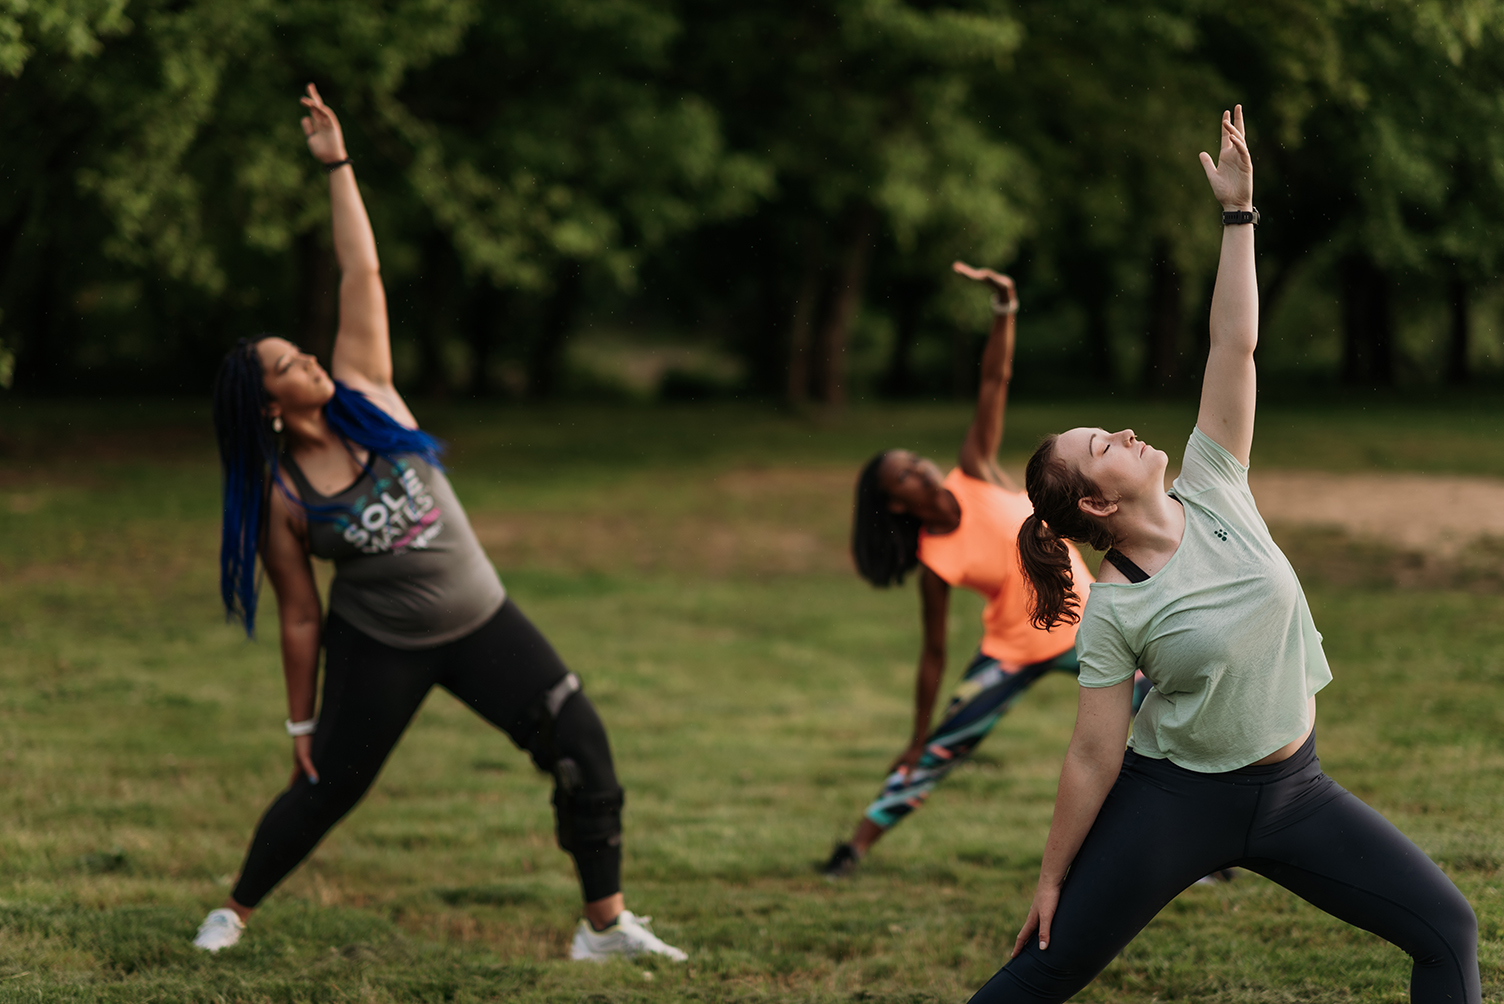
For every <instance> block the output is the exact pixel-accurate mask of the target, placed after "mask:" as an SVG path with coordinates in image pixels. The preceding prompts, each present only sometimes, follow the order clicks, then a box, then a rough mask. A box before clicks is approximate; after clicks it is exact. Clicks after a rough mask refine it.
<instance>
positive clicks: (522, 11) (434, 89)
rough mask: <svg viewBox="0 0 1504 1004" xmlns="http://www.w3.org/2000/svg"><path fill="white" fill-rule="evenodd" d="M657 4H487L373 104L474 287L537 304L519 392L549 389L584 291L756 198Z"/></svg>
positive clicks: (647, 0)
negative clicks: (447, 44) (680, 65)
mask: <svg viewBox="0 0 1504 1004" xmlns="http://www.w3.org/2000/svg"><path fill="white" fill-rule="evenodd" d="M680 38H681V26H680V24H679V21H678V20H677V17H676V15H675V11H674V5H673V4H671V3H667V2H662V0H593V2H587V0H566V2H558V0H517V2H513V3H508V4H493V5H487V6H486V7H485V8H484V9H483V11H482V13H481V15H480V17H479V18H478V20H477V21H476V23H475V24H474V25H473V26H472V27H471V29H470V30H469V32H468V33H467V34H466V36H465V40H464V44H463V46H461V47H459V48H458V49H456V50H455V52H454V53H452V54H451V55H449V56H448V57H447V58H445V59H442V60H439V61H436V62H435V63H433V64H432V65H431V66H429V67H427V68H426V69H424V70H423V71H422V72H420V73H417V74H414V75H413V76H412V77H411V78H410V79H409V80H408V81H407V83H406V85H405V86H404V87H403V88H401V89H400V90H399V91H397V92H396V93H394V94H392V95H390V96H384V97H383V99H382V100H381V102H380V104H379V108H380V112H381V115H382V118H383V121H384V123H385V124H386V125H387V126H388V127H389V128H390V129H391V130H392V131H393V133H394V134H395V135H398V136H400V137H401V138H402V139H403V141H404V142H405V144H407V146H408V147H409V148H410V150H411V151H412V153H411V160H410V164H409V166H408V168H407V179H408V181H409V184H410V185H411V186H412V190H413V191H414V192H415V193H416V194H417V196H418V198H420V199H421V200H422V203H423V205H424V206H425V207H426V208H427V209H428V210H429V211H430V212H431V213H432V214H433V217H434V218H435V219H436V220H437V221H438V223H439V225H440V226H441V227H442V228H443V230H444V233H445V235H446V237H447V239H448V240H449V241H450V242H451V243H452V244H453V246H454V249H455V251H456V253H457V254H458V258H459V263H460V266H461V268H462V269H463V271H464V273H465V276H466V278H467V279H469V280H470V281H471V282H472V283H476V284H479V285H480V286H483V287H488V288H491V289H495V290H511V291H515V292H516V293H518V294H520V295H522V296H526V297H533V298H536V299H538V300H539V301H540V304H539V306H540V309H539V310H537V311H536V313H537V314H538V315H539V318H540V324H539V326H538V330H537V331H536V332H535V334H534V337H533V338H532V342H531V346H530V348H529V349H528V351H527V352H526V359H527V368H528V385H529V392H530V393H532V394H534V395H536V396H548V395H550V394H552V393H554V392H555V391H556V390H557V389H558V386H559V381H560V376H561V371H562V363H563V352H564V347H565V338H566V336H567V334H568V332H569V331H570V330H571V328H572V327H573V325H574V319H575V316H576V310H577V307H578V304H579V302H580V300H581V299H582V297H583V296H585V295H587V294H588V286H589V285H590V284H592V283H602V282H604V283H607V284H611V285H612V286H614V287H616V288H618V289H623V290H627V289H631V288H632V287H633V286H634V284H635V281H636V273H637V269H638V267H639V265H640V263H641V261H642V259H643V257H644V256H645V255H648V254H652V253H653V252H654V251H656V250H658V249H661V248H662V247H663V246H664V245H665V244H666V243H667V242H668V241H670V240H672V239H674V238H675V237H678V236H680V235H682V234H684V233H686V232H688V231H692V230H694V229H696V228H699V227H704V226H706V225H708V224H713V223H715V222H717V221H720V220H724V219H727V218H730V217H734V216H737V215H741V214H745V213H747V212H748V211H750V210H751V209H752V208H753V207H754V206H755V205H756V203H757V200H758V199H759V198H761V197H762V196H764V195H765V194H767V193H768V192H769V191H770V187H771V173H770V171H769V169H768V167H767V166H766V165H765V163H763V162H762V161H760V160H759V159H758V158H756V157H753V156H749V155H747V154H744V153H738V152H735V151H732V150H730V149H728V148H727V145H726V143H725V140H724V139H723V137H722V132H721V123H720V119H719V117H718V115H717V112H716V110H715V109H714V108H713V107H712V106H711V105H710V104H709V103H707V102H706V101H705V100H704V99H702V98H700V97H699V96H697V95H695V94H693V93H688V92H686V91H684V90H683V89H682V88H681V87H680V86H678V83H677V81H676V79H675V72H674V62H675V60H674V56H673V53H674V47H675V45H676V43H677V42H678V41H679V39H680Z"/></svg>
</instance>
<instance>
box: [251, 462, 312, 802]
mask: <svg viewBox="0 0 1504 1004" xmlns="http://www.w3.org/2000/svg"><path fill="white" fill-rule="evenodd" d="M269 508H270V510H271V511H270V513H269V514H268V515H269V519H268V522H267V528H266V541H265V544H264V545H263V547H262V548H261V561H262V564H263V565H265V567H266V577H267V578H268V579H270V580H271V583H272V590H273V591H274V592H275V593H276V594H277V619H278V621H279V622H280V626H281V640H282V676H283V678H284V680H285V681H286V683H287V717H288V718H289V719H291V720H292V721H295V722H306V721H308V719H310V718H312V717H313V716H314V711H315V708H316V706H317V703H318V677H319V646H320V643H321V641H322V621H323V617H322V609H321V604H320V603H319V589H318V583H317V582H316V581H315V580H314V577H313V566H312V565H311V564H310V563H309V561H308V551H307V548H305V547H304V544H303V540H302V537H301V535H300V533H299V531H298V524H297V522H296V521H295V517H294V515H293V512H292V507H291V505H289V503H288V501H287V499H286V498H284V497H283V495H282V492H281V490H280V489H278V488H276V487H273V488H272V491H271V505H270V507H269ZM312 747H313V737H312V736H298V737H296V738H295V739H294V740H293V780H294V781H296V780H297V778H298V775H299V774H307V775H308V777H309V778H310V779H312V780H314V781H317V780H318V772H317V771H316V770H314V767H313V760H312V757H311V750H312Z"/></svg>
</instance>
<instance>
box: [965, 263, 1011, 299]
mask: <svg viewBox="0 0 1504 1004" xmlns="http://www.w3.org/2000/svg"><path fill="white" fill-rule="evenodd" d="M950 267H951V271H953V272H955V273H956V274H957V275H960V276H965V277H966V278H968V279H974V280H976V281H977V282H985V283H986V284H987V285H989V286H991V287H992V288H993V290H994V291H995V292H996V293H997V295H998V296H999V297H1000V298H1001V299H1002V301H1003V302H1004V303H1012V302H1013V301H1014V300H1017V299H1018V291H1017V290H1015V289H1014V288H1013V279H1012V278H1011V277H1010V276H1006V275H1004V274H1003V273H1001V272H994V271H992V269H990V268H972V267H971V266H970V265H968V264H966V263H965V262H964V261H957V262H952V263H951V266H950Z"/></svg>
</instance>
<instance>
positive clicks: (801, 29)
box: [0, 0, 1504, 402]
mask: <svg viewBox="0 0 1504 1004" xmlns="http://www.w3.org/2000/svg"><path fill="white" fill-rule="evenodd" d="M1501 43H1504V0H1362V2H1359V0H1270V2H1268V3H1261V4H1236V3H1231V2H1223V0H1122V2H1118V3H1112V4H1102V3H1097V2H1091V0H952V2H949V3H935V2H930V0H907V2H906V0H808V2H801V3H793V2H788V0H769V2H767V3H762V4H733V5H727V4H719V3H711V2H707V0H546V2H545V0H515V2H510V3H506V4H484V3H479V2H477V0H379V2H378V0H346V2H342V3H339V4H327V3H319V2H314V0H242V2H236V3H225V2H223V0H170V2H169V0H14V2H12V3H9V4H6V5H3V6H0V124H3V135H4V136H5V139H6V143H5V145H4V147H3V149H0V168H3V172H4V177H5V180H6V184H5V185H4V186H3V187H0V386H4V385H12V384H13V389H14V391H17V392H29V393H55V392H69V391H78V390H85V389H87V390H91V391H95V390H105V389H111V388H117V389H118V388H123V389H127V390H133V391H138V392H140V391H158V390H167V391H177V392H191V393H197V392H200V391H201V390H202V388H204V387H205V386H206V385H207V380H208V374H209V373H210V372H211V371H212V367H213V365H214V363H215V361H216V360H217V358H218V356H219V355H220V354H221V353H222V352H223V351H224V349H225V348H226V347H227V346H228V345H229V344H230V343H231V342H232V341H233V339H234V338H235V337H237V336H240V335H247V334H253V333H256V332H261V331H277V332H282V333H287V334H289V335H292V336H293V337H297V338H300V339H302V340H303V341H304V342H305V343H306V344H308V345H310V346H311V347H313V348H314V349H315V350H319V349H326V348H327V344H328V339H329V337H330V335H331V333H332V329H333V313H332V311H333V289H334V282H335V275H334V263H333V259H332V255H331V252H330V248H329V238H328V235H327V225H328V211H327V197H326V194H325V188H324V184H325V182H324V177H323V172H322V171H321V170H319V169H318V165H317V164H314V163H313V162H312V161H311V159H310V158H309V157H308V156H307V154H306V151H305V150H304V148H303V143H302V138H301V135H300V133H299V130H298V127H297V118H298V106H297V103H296V97H297V94H298V92H299V90H300V88H301V86H302V85H303V83H304V82H306V81H310V80H311V81H314V82H316V83H318V84H319V86H320V88H321V89H322V90H323V92H324V94H325V95H326V97H327V98H328V100H329V101H330V102H331V104H332V105H333V106H334V107H335V108H336V109H337V110H338V111H339V112H340V114H341V116H342V120H343V122H344V123H345V127H346V132H347V135H348V136H349V145H350V149H351V152H352V157H353V158H354V159H355V161H356V165H357V173H358V176H359V179H360V182H361V185H362V189H363V191H364V193H365V195H366V199H367V203H368V205H369V206H370V209H371V214H372V218H373V222H374V224H375V226H376V229H377V237H378V241H379V242H380V246H381V253H382V261H383V269H384V272H385V275H386V279H387V283H388V287H389V290H390V292H391V304H392V311H393V319H394V322H395V323H394V332H395V336H396V339H397V344H398V347H399V350H401V351H402V352H403V353H404V354H403V356H402V359H403V361H402V365H401V373H402V378H403V379H404V381H407V382H411V383H414V384H416V385H418V386H420V387H422V388H423V389H426V390H430V391H436V392H470V393H493V392H498V391H502V390H506V391H508V392H511V393H522V394H528V395H533V396H547V395H550V394H553V393H557V392H559V391H560V390H561V389H563V388H564V387H565V384H566V380H565V369H566V364H565V358H566V356H565V348H566V345H567V341H568V339H569V338H570V337H571V335H572V334H573V333H574V332H575V331H577V330H578V329H579V328H580V326H581V325H582V324H586V323H588V321H589V319H590V318H592V317H597V318H598V317H601V316H610V317H612V318H614V319H616V320H615V323H619V324H623V325H626V326H631V325H637V326H646V327H652V326H662V327H669V328H673V329H675V330H677V331H681V332H683V333H684V337H687V338H690V339H698V340H701V341H704V342H707V343H714V344H715V345H716V346H718V347H719V348H720V349H721V350H723V351H724V352H727V353H730V354H732V355H734V356H736V357H738V358H739V359H741V360H742V362H743V363H744V377H743V379H742V381H741V384H740V389H741V390H742V391H744V392H748V393H756V394H763V395H768V396H774V397H784V398H787V399H790V400H793V401H796V402H798V401H804V400H811V399H812V400H824V401H830V402H840V401H842V400H844V399H845V398H846V397H847V396H848V395H850V394H852V393H890V394H913V393H940V394H945V393H951V392H955V391H964V390H966V382H967V380H969V379H970V378H971V377H970V374H971V372H972V370H973V369H974V360H973V358H972V353H973V351H974V348H975V344H976V339H977V338H978V337H979V336H980V334H981V332H982V331H983V330H984V328H985V318H986V302H985V298H979V297H978V296H977V295H976V294H975V290H972V289H968V288H965V287H964V285H963V284H960V283H959V282H957V281H954V280H951V279H949V278H948V275H947V272H946V265H947V264H948V262H949V261H950V260H952V259H955V258H963V259H967V260H971V261H973V262H974V263H978V264H987V265H991V266H994V267H1004V268H1009V269H1012V270H1014V271H1015V272H1016V274H1017V276H1018V278H1019V280H1020V284H1021V289H1022V292H1023V296H1024V300H1025V309H1026V310H1027V311H1029V313H1030V314H1031V315H1032V316H1031V317H1030V319H1029V323H1030V325H1031V330H1033V331H1034V332H1037V335H1033V336H1029V335H1026V337H1025V344H1023V345H1022V346H1021V358H1025V359H1027V358H1030V356H1029V353H1031V352H1032V353H1034V356H1033V358H1036V359H1037V360H1039V362H1040V363H1041V365H1039V366H1038V367H1036V371H1037V372H1039V373H1053V374H1055V377H1054V378H1055V379H1056V380H1057V382H1058V383H1069V382H1071V381H1074V380H1079V379H1080V378H1081V377H1087V378H1089V379H1092V380H1097V381H1105V382H1109V383H1111V384H1113V385H1116V386H1121V387H1126V388H1137V389H1143V390H1147V391H1150V392H1163V393H1173V392H1175V391H1176V390H1177V389H1179V388H1181V387H1184V386H1186V385H1187V384H1188V383H1189V382H1190V381H1191V380H1192V379H1193V377H1194V375H1195V373H1196V371H1197V369H1198V367H1199V360H1198V353H1199V352H1201V351H1203V340H1204V333H1202V329H1203V328H1204V324H1202V323H1200V322H1201V319H1202V314H1203V311H1204V307H1205V305H1206V303H1207V301H1208V299H1209V295H1210V294H1209V283H1210V281H1211V277H1212V274H1213V271H1214V268H1215V261H1216V246H1217V241H1218V235H1219V225H1218V221H1217V217H1216V207H1215V206H1214V205H1212V204H1211V202H1210V199H1209V197H1208V195H1207V193H1206V191H1205V183H1204V180H1203V179H1202V177H1201V172H1200V168H1199V166H1198V164H1197V162H1196V156H1195V155H1196V153H1197V152H1198V151H1199V150H1200V149H1203V148H1208V147H1211V146H1212V145H1213V144H1214V143H1215V141H1216V132H1215V122H1216V117H1217V114H1218V113H1219V112H1220V110H1221V109H1222V108H1224V107H1228V106H1230V105H1231V104H1232V103H1233V102H1234V101H1241V102H1242V103H1243V104H1244V105H1245V108H1246V109H1247V110H1248V115H1249V120H1250V125H1251V139H1252V142H1253V146H1254V154H1255V161H1256V170H1257V171H1258V176H1257V178H1256V190H1257V192H1258V193H1259V194H1258V201H1259V203H1260V209H1261V211H1262V212H1263V215H1264V219H1265V225H1264V227H1263V228H1262V231H1261V235H1260V242H1261V259H1262V264H1261V269H1262V272H1261V280H1262V282H1263V285H1264V300H1265V317H1266V320H1267V319H1269V318H1276V321H1272V322H1270V323H1276V324H1277V323H1278V321H1277V318H1279V317H1281V316H1288V317H1295V318H1306V320H1305V321H1302V322H1301V325H1299V326H1298V327H1300V331H1298V332H1297V333H1296V334H1293V335H1291V336H1290V337H1289V338H1288V339H1287V341H1288V344H1286V345H1284V346H1283V347H1282V348H1281V347H1279V346H1278V345H1276V346H1275V347H1274V348H1271V349H1269V350H1268V351H1270V352H1274V353H1275V354H1276V356H1277V357H1278V359H1282V360H1283V363H1281V365H1284V366H1286V368H1287V369H1289V371H1290V372H1292V373H1293V372H1300V373H1304V374H1305V375H1306V376H1308V377H1309V378H1310V379H1312V380H1317V381H1320V380H1327V381H1338V380H1341V381H1345V382H1347V383H1350V384H1354V385H1358V386H1382V385H1388V384H1394V383H1416V382H1425V381H1427V380H1432V381H1440V380H1446V381H1451V382H1454V383H1457V382H1463V381H1466V380H1468V379H1471V378H1474V377H1475V376H1476V375H1477V370H1478V365H1477V363H1478V360H1479V359H1481V358H1482V357H1483V350H1482V349H1481V348H1480V345H1479V341H1478V338H1479V336H1478V332H1479V331H1480V330H1482V329H1484V328H1488V329H1490V330H1493V329H1494V328H1496V327H1497V324H1496V322H1495V321H1494V320H1492V318H1493V314H1494V313H1497V312H1498V302H1499V301H1498V295H1497V294H1498V291H1499V283H1498V279H1497V272H1498V268H1499V265H1500V260H1501V256H1504V243H1501V242H1504V128H1501V126H1504V45H1501ZM1287 304H1288V305H1289V306H1288V308H1287ZM1282 310H1283V311H1285V313H1283V314H1282V313H1281V311H1282ZM1323 311H1325V313H1323ZM1321 318H1328V320H1327V321H1325V322H1322V321H1321V320H1320V319H1321ZM1292 323H1293V322H1292ZM1322 323H1324V324H1325V328H1322V330H1324V331H1326V332H1327V333H1328V335H1329V336H1330V337H1329V338H1328V339H1327V343H1323V344H1328V349H1326V350H1322V349H1320V347H1319V346H1318V344H1317V341H1318V339H1316V336H1315V335H1311V334H1308V333H1307V329H1309V330H1310V331H1315V330H1316V329H1317V328H1321V324H1322ZM1412 329H1413V330H1414V331H1419V332H1421V334H1420V335H1407V334H1406V332H1407V331H1411V330H1412ZM1292 330H1294V329H1293V328H1292ZM1031 338H1032V339H1033V341H1032V342H1031V341H1030V339H1031ZM1432 342H1434V343H1435V346H1434V347H1432V345H1431V343H1432ZM1281 352H1282V353H1283V355H1279V353H1281ZM456 357H460V358H462V359H463V360H464V365H463V366H460V367H458V368H457V367H456V366H455V365H454V364H453V362H454V359H455V358H456ZM498 366H501V367H502V368H503V369H505V370H506V371H507V372H508V373H512V374H513V375H514V376H515V379H511V380H510V381H500V382H498V380H497V379H496V376H495V375H496V373H497V372H498ZM508 367H510V368H508ZM461 374H467V375H461Z"/></svg>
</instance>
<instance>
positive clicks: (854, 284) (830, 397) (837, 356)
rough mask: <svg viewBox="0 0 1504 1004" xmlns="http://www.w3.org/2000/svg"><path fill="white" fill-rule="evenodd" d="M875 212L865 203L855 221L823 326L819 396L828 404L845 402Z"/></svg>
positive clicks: (874, 223)
mask: <svg viewBox="0 0 1504 1004" xmlns="http://www.w3.org/2000/svg"><path fill="white" fill-rule="evenodd" d="M876 216H877V214H876V212H875V211H874V210H873V209H872V208H871V207H869V206H863V207H862V208H861V209H859V210H858V211H857V213H856V217H855V219H854V221H853V223H852V227H851V236H850V238H849V240H848V243H847V245H846V254H845V256H844V258H843V260H842V262H841V271H840V274H839V275H838V276H837V278H836V286H835V290H834V296H833V297H832V298H831V303H830V312H829V313H828V314H827V315H826V318H825V324H824V325H823V326H822V327H821V329H820V353H819V360H820V399H821V400H822V401H824V402H825V403H826V404H833V405H837V406H839V405H843V404H845V403H846V371H847V368H848V362H849V361H848V358H847V354H846V346H847V344H848V343H849V341H850V338H851V325H852V323H853V322H854V321H855V320H856V315H857V311H858V310H859V309H860V307H861V304H862V287H863V286H865V285H866V282H867V264H868V262H870V261H871V259H872V241H873V238H874V237H875V236H876V230H877V219H876Z"/></svg>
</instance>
